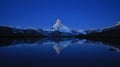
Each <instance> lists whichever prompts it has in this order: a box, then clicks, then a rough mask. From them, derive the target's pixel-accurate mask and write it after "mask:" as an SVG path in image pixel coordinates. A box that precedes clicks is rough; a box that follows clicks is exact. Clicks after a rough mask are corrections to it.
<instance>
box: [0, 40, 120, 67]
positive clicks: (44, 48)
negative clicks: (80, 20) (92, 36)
mask: <svg viewBox="0 0 120 67" xmlns="http://www.w3.org/2000/svg"><path fill="white" fill-rule="evenodd" d="M15 48H16V49H15ZM23 48H24V49H23ZM27 49H29V50H28V51H27ZM30 49H31V50H30ZM52 49H54V51H53V50H52ZM106 49H107V50H108V51H110V52H111V51H114V52H113V53H109V52H108V51H107V50H106ZM15 51H16V52H17V51H18V52H19V53H15ZM52 51H53V52H52ZM32 52H34V53H32ZM50 52H51V53H50ZM106 52H107V53H106ZM24 53H25V55H24ZM17 54H18V55H17ZM107 54H108V55H109V56H108V57H107V58H105V57H106V56H107ZM112 54H115V55H112ZM0 55H1V56H0V59H1V60H0V63H1V64H0V67H1V66H8V65H12V66H17V67H18V65H21V66H29V67H30V66H32V65H33V67H34V66H44V67H50V66H52V67H56V66H57V67H61V66H63V67H64V66H65V67H66V66H69V67H80V66H85V67H87V66H90V65H91V66H95V67H96V66H109V67H114V66H115V67H117V66H118V67H119V66H120V64H119V63H120V45H118V44H113V43H112V44H111V43H108V42H103V41H102V42H101V41H91V40H86V39H77V38H32V39H30V38H17V39H14V38H0ZM25 56H27V58H26V57H25ZM101 56H102V57H101ZM20 58H22V59H24V62H21V61H23V60H20ZM100 58H102V59H100ZM92 59H93V60H92ZM33 61H34V62H33ZM11 62H12V63H11Z"/></svg>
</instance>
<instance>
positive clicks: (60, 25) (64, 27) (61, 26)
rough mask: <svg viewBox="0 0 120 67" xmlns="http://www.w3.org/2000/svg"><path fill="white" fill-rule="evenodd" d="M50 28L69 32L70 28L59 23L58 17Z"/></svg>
mask: <svg viewBox="0 0 120 67" xmlns="http://www.w3.org/2000/svg"><path fill="white" fill-rule="evenodd" d="M52 29H53V30H55V31H60V32H69V33H70V32H71V30H70V29H69V28H68V27H67V26H65V25H63V24H62V23H61V21H60V19H59V18H58V19H57V20H56V22H55V24H54V25H53V27H52Z"/></svg>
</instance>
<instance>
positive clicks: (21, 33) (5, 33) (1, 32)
mask: <svg viewBox="0 0 120 67" xmlns="http://www.w3.org/2000/svg"><path fill="white" fill-rule="evenodd" d="M43 36H44V35H43V34H42V32H37V31H36V30H34V29H17V28H12V27H7V26H0V37H43Z"/></svg>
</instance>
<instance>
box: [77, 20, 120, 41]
mask: <svg viewBox="0 0 120 67" xmlns="http://www.w3.org/2000/svg"><path fill="white" fill-rule="evenodd" d="M85 32H86V33H87V34H85V35H78V37H85V38H96V39H99V38H120V22H118V23H116V24H114V25H112V26H109V27H106V28H102V29H96V30H86V31H85Z"/></svg>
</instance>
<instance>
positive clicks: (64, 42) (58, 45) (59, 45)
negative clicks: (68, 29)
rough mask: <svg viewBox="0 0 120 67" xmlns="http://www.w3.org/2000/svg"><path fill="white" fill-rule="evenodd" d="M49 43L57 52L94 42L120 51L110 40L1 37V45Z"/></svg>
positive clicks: (119, 46)
mask: <svg viewBox="0 0 120 67" xmlns="http://www.w3.org/2000/svg"><path fill="white" fill-rule="evenodd" d="M24 44H25V45H28V46H34V45H49V46H51V47H52V48H53V49H54V50H55V52H56V53H57V54H60V52H61V51H62V50H63V49H65V48H67V47H69V46H72V45H80V44H81V45H84V44H87V45H89V44H94V45H101V46H105V47H107V48H109V50H110V51H117V52H120V45H119V44H113V43H112V44H111V41H110V42H104V41H95V40H87V39H78V38H15V39H14V38H0V47H14V46H21V45H24Z"/></svg>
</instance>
